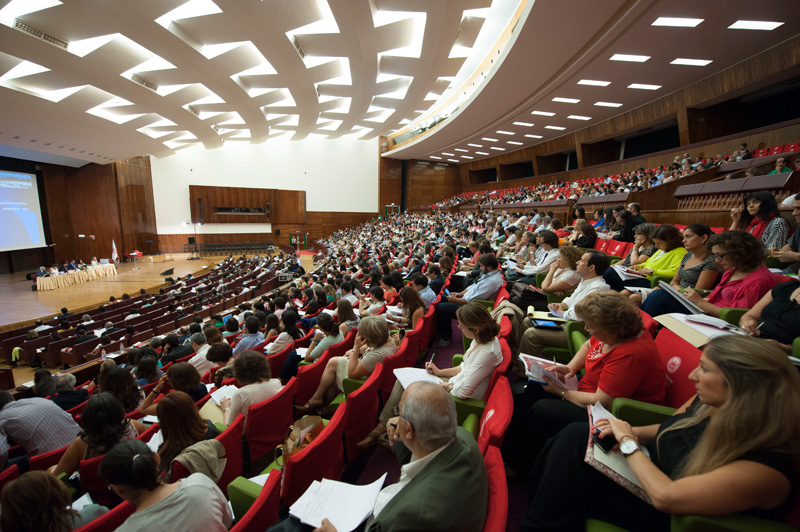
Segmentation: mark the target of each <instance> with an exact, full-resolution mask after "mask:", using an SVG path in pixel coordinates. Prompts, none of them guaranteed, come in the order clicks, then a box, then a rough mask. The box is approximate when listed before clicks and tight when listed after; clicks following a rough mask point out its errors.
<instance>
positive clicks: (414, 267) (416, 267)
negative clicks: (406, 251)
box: [403, 257, 422, 281]
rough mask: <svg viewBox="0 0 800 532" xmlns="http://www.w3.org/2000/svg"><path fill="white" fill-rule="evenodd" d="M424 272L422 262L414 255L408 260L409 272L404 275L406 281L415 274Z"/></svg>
mask: <svg viewBox="0 0 800 532" xmlns="http://www.w3.org/2000/svg"><path fill="white" fill-rule="evenodd" d="M420 272H422V262H421V261H420V260H419V259H418V258H416V257H414V258H413V259H411V260H410V261H408V273H407V274H406V276H405V277H404V279H403V280H404V281H410V280H411V279H413V278H414V276H415V275H417V274H418V273H420Z"/></svg>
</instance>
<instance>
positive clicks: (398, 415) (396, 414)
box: [394, 405, 414, 428]
mask: <svg viewBox="0 0 800 532" xmlns="http://www.w3.org/2000/svg"><path fill="white" fill-rule="evenodd" d="M394 415H395V417H401V418H403V419H405V420H406V422H407V423H408V424H409V425H411V428H414V423H412V422H411V420H410V419H408V418H407V417H406V416H404V415H403V414H401V413H400V406H399V405H398V406H396V407H394Z"/></svg>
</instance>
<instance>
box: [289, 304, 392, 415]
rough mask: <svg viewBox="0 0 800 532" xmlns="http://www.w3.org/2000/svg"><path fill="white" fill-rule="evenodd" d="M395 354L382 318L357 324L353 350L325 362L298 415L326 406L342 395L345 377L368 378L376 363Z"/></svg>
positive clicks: (371, 318)
mask: <svg viewBox="0 0 800 532" xmlns="http://www.w3.org/2000/svg"><path fill="white" fill-rule="evenodd" d="M396 352H397V345H395V343H394V341H393V340H392V339H391V338H390V337H389V327H388V325H386V320H385V319H383V317H382V316H370V317H367V318H364V319H362V320H361V323H360V324H359V326H358V335H356V341H355V345H354V346H353V349H351V350H350V351H348V352H347V353H345V355H344V356H341V357H333V358H331V359H330V360H329V361H328V365H327V366H325V370H324V372H323V373H322V378H320V381H319V386H318V387H317V390H316V391H315V392H314V395H313V396H311V398H310V399H309V400H308V402H307V403H306V404H305V405H303V406H302V407H300V406H296V407H295V408H296V409H297V410H298V411H299V412H301V413H306V414H307V413H311V412H315V411H317V410H318V409H319V408H321V407H323V406H325V405H326V404H328V403H330V402H331V400H333V398H334V397H335V396H336V394H337V393H339V392H340V391H342V381H343V380H344V379H345V378H346V377H348V378H351V379H360V378H361V377H366V376H367V375H369V374H371V373H372V371H373V370H374V369H375V366H376V365H378V363H380V362H383V360H384V359H385V358H386V357H388V356H390V355H393V354H395V353H396Z"/></svg>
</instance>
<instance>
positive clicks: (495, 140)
mask: <svg viewBox="0 0 800 532" xmlns="http://www.w3.org/2000/svg"><path fill="white" fill-rule="evenodd" d="M481 140H485V141H486V142H497V139H493V138H491V137H483V138H482V139H481Z"/></svg>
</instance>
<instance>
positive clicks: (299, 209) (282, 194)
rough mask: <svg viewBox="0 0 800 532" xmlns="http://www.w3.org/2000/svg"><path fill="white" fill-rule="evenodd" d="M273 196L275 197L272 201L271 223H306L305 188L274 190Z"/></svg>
mask: <svg viewBox="0 0 800 532" xmlns="http://www.w3.org/2000/svg"><path fill="white" fill-rule="evenodd" d="M273 198H275V199H274V200H273V202H272V204H273V207H272V211H273V212H272V217H271V220H272V222H273V223H278V224H283V223H291V224H305V223H307V218H306V191H305V190H275V191H273Z"/></svg>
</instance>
